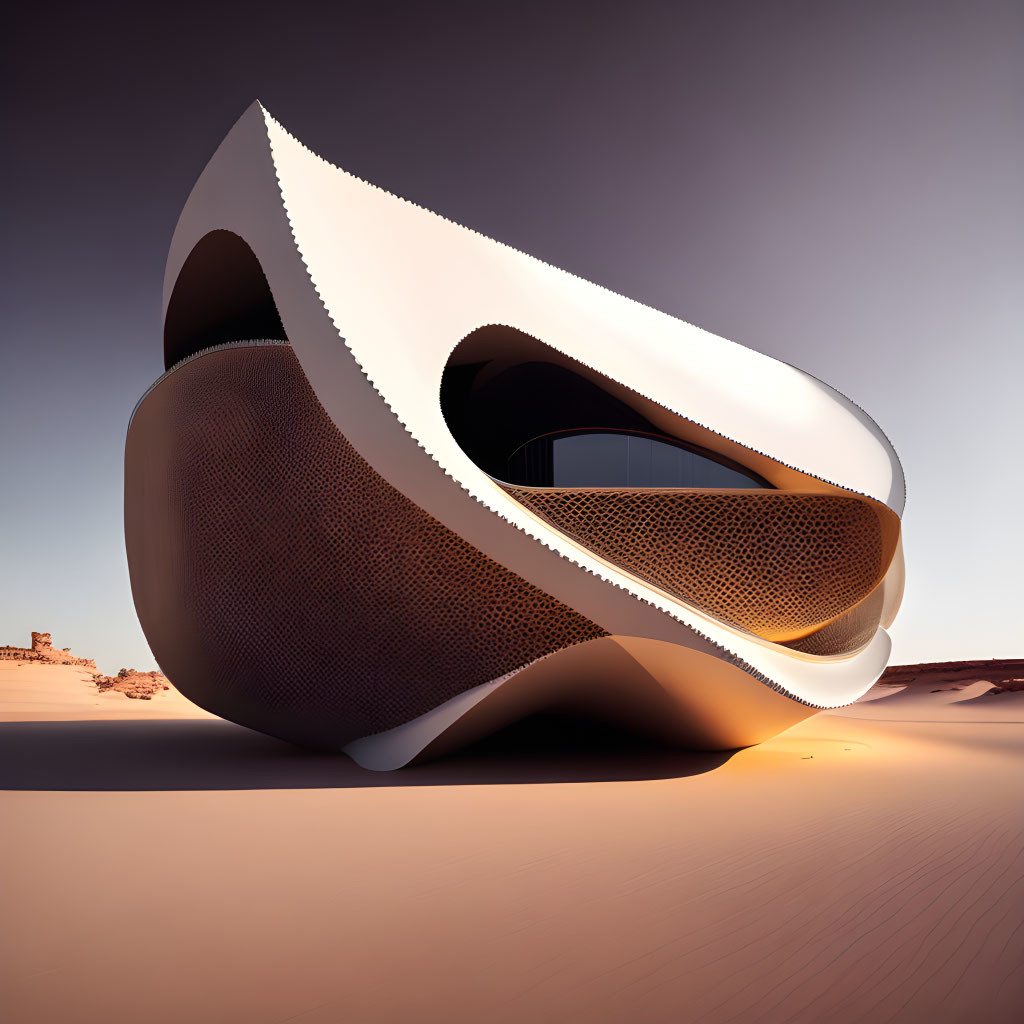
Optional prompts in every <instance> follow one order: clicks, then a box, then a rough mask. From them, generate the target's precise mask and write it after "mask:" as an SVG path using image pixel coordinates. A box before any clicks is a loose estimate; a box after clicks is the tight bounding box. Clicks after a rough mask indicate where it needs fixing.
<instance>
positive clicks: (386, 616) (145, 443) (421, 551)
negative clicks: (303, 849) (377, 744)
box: [125, 346, 604, 747]
mask: <svg viewBox="0 0 1024 1024" xmlns="http://www.w3.org/2000/svg"><path fill="white" fill-rule="evenodd" d="M125 520H126V526H125V532H126V538H127V547H128V560H129V566H130V569H131V578H132V589H133V593H134V596H135V601H136V606H137V609H138V612H139V619H140V621H141V623H142V626H143V629H144V630H145V632H146V636H147V638H148V639H149V642H150V645H151V647H152V649H153V652H154V654H155V656H156V658H157V660H158V661H159V663H160V665H161V667H162V668H163V669H164V671H165V672H166V674H167V675H168V676H169V678H170V679H171V680H172V682H173V683H174V684H175V685H176V686H177V687H178V688H179V689H181V690H182V691H183V692H184V693H185V694H186V695H187V696H189V697H190V698H192V699H193V700H195V701H196V702H197V703H198V704H201V705H202V706H204V707H206V708H208V709H210V710H211V711H214V712H216V713H217V714H220V715H222V716H224V717H226V718H230V719H232V720H234V721H237V722H240V723H242V724H244V725H249V726H251V727H253V728H257V729H261V730H263V731H265V732H269V733H272V734H274V735H278V736H283V737H285V738H288V739H292V740H295V741H298V742H304V743H312V744H316V745H330V746H334V747H337V746H338V745H339V744H342V743H344V742H347V741H348V740H350V739H353V738H356V737H359V736H364V735H368V734H370V733H374V732H378V731H381V730H384V729H388V728H391V727H393V726H396V725H400V724H402V723H403V722H407V721H409V720H410V719H412V718H414V717H416V716H417V715H420V714H422V713H423V712H425V711H428V710H430V709H431V708H433V707H436V706H437V705H438V704H441V703H442V702H444V701H445V700H448V699H449V698H451V697H453V696H455V695H456V694H458V693H461V692H463V691H465V690H467V689H469V688H471V687H473V686H476V685H478V684H480V683H483V682H486V681H487V680H490V679H494V678H496V677H498V676H501V675H503V674H504V673H506V672H509V671H511V670H513V669H515V668H518V667H520V666H522V665H524V664H526V663H528V662H530V661H532V660H534V659H536V658H539V657H541V656H543V655H545V654H547V653H550V652H551V651H554V650H557V649H560V648H563V647H567V646H570V645H572V644H576V643H579V642H581V641H585V640H590V639H593V638H595V637H598V636H603V635H604V631H603V630H602V629H600V628H599V627H598V626H596V625H595V624H594V623H592V622H590V621H589V620H588V619H586V618H584V617H583V616H581V615H579V614H577V613H576V612H574V611H572V610H571V609H570V608H568V607H566V606H565V605H563V604H561V603H560V602H559V601H557V600H555V599H554V598H552V597H550V596H549V595H547V594H545V593H544V592H543V591H541V590H539V589H538V588H537V587H535V586H533V585H531V584H530V583H528V582H526V581H525V580H523V579H522V578H520V577H519V576H517V575H516V574H515V573H513V572H510V571H509V570H507V569H505V568H504V567H502V566H500V565H498V564H497V563H496V562H494V561H492V560H491V559H489V558H487V557H486V556H484V555H483V554H482V553H481V552H480V551H478V550H477V549H476V548H474V547H473V546H472V545H470V544H469V543H467V542H466V541H465V540H463V539H462V538H461V537H459V536H458V535H457V534H455V533H453V532H452V531H450V530H448V529H447V528H446V527H444V526H442V525H441V524H440V523H438V522H437V521H436V520H434V519H433V518H432V517H430V516H429V515H427V514H426V513H425V512H424V511H423V510H422V509H421V508H419V507H418V506H417V505H415V504H414V503H413V502H411V501H410V500H409V499H408V498H406V497H405V496H404V495H402V494H401V493H400V492H399V491H397V490H396V489H395V488H393V487H392V486H390V485H389V484H388V483H387V482H386V481H384V480H383V479H382V478H381V477H380V476H379V475H378V474H377V473H376V472H375V471H374V470H373V469H371V468H370V466H369V465H368V464H367V463H366V462H365V461H364V460H363V459H362V458H361V457H360V456H359V455H358V454H357V453H356V451H355V450H354V449H353V448H352V446H351V445H350V444H349V443H348V442H347V441H346V440H345V438H344V437H342V436H341V434H339V432H338V431H337V429H336V428H335V426H334V425H333V423H332V422H331V420H330V419H329V418H328V416H327V415H326V413H325V412H324V410H323V408H322V407H321V406H320V403H319V402H318V401H317V399H316V397H315V395H314V394H313V391H312V389H311V387H310V386H309V384H308V382H307V381H306V378H305V376H304V375H303V373H302V371H301V369H300V368H299V365H298V361H297V360H296V358H295V356H294V354H293V353H292V351H291V349H290V348H288V347H285V346H280V347H257V348H250V347H246V348H233V349H227V350H222V351H215V352H212V353H210V354H208V355H205V356H201V357H199V358H197V359H194V360H193V361H192V362H190V363H187V364H185V365H183V366H181V367H180V368H179V369H177V370H175V371H174V372H173V373H171V374H170V375H169V376H168V377H167V378H166V379H164V380H163V381H162V382H161V383H159V384H158V385H157V386H156V388H155V389H154V390H153V391H152V392H151V393H150V394H149V395H148V396H147V397H146V398H145V399H144V401H143V402H142V404H141V405H140V406H139V409H138V410H137V412H136V414H135V417H134V419H133V421H132V424H131V428H130V431H129V436H128V443H127V449H126V467H125Z"/></svg>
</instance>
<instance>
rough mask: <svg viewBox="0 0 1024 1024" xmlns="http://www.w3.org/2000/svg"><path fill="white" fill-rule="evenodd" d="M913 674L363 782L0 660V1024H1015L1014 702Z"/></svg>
mask: <svg viewBox="0 0 1024 1024" xmlns="http://www.w3.org/2000/svg"><path fill="white" fill-rule="evenodd" d="M930 689H931V687H928V686H924V687H917V688H913V687H911V688H908V689H907V690H905V691H902V692H897V691H896V690H895V689H887V690H879V689H876V690H874V691H872V693H871V694H870V695H869V696H870V697H872V698H875V699H872V700H869V701H867V702H862V703H860V704H858V705H855V706H854V707H852V708H849V709H846V710H845V711H842V712H836V713H831V714H820V715H817V716H816V717H814V718H811V719H809V720H807V721H806V722H804V723H801V724H800V725H798V726H796V727H795V728H793V729H791V730H790V731H789V732H787V733H784V734H783V735H782V736H780V737H778V738H777V739H775V740H772V741H770V742H768V743H765V744H764V745H762V746H760V747H756V748H752V749H748V750H745V751H742V752H740V753H737V754H735V755H732V756H729V755H681V754H677V753H673V752H668V751H650V750H646V751H645V750H644V749H643V748H642V747H635V746H634V747H630V746H626V745H623V744H622V743H621V742H620V743H619V744H617V745H612V746H611V747H610V748H609V747H608V746H607V744H604V745H602V744H599V743H596V742H595V741H594V740H593V738H591V741H590V743H589V746H588V745H586V744H584V745H582V746H579V745H578V746H577V747H576V748H575V749H572V750H569V751H568V752H565V753H563V754H559V753H558V752H557V751H556V750H555V748H554V747H553V746H552V745H551V743H550V742H549V741H547V740H545V739H544V737H543V736H540V735H539V734H537V733H536V732H535V733H534V749H533V751H532V752H524V750H523V747H522V743H521V742H520V744H519V745H518V746H517V745H516V744H515V743H513V742H512V741H510V740H506V741H505V742H501V741H497V742H495V741H492V742H491V743H490V744H489V745H488V746H486V747H483V748H478V749H477V750H475V751H470V752H467V753H466V754H465V755H462V756H460V757H457V758H451V759H448V760H446V761H439V762H436V763H434V764H428V765H424V766H422V767H419V768H413V769H409V770H406V771H401V772H397V773H381V774H375V773H370V772H364V771H362V770H360V769H358V768H356V767H355V766H354V765H352V764H351V763H350V762H349V761H347V759H344V758H340V757H339V758H331V757H315V756H311V755H307V754H303V753H301V752H297V751H295V750H293V749H291V748H289V747H286V746H285V745H283V744H281V743H278V742H277V741H274V740H271V739H267V738H264V737H261V736H258V735H256V734H253V733H249V732H246V731H245V730H242V729H239V728H236V727H235V726H232V725H229V724H227V723H224V722H220V721H219V720H216V719H213V718H211V717H209V716H206V715H204V714H203V713H201V712H198V711H197V710H195V709H193V708H191V706H190V705H188V704H187V702H185V701H184V699H183V698H181V697H179V696H178V695H177V694H175V693H173V692H170V693H167V694H161V695H158V696H157V697H155V698H154V699H153V700H152V701H148V702H139V701H131V700H127V699H126V698H123V697H121V696H120V695H118V694H106V695H103V696H99V695H97V694H96V693H95V691H94V690H92V689H91V688H90V686H89V685H88V673H84V672H80V671H78V670H76V669H74V668H61V667H37V666H31V665H24V666H17V665H14V664H2V665H0V788H2V789H3V790H4V792H3V793H2V794H0V814H2V815H3V820H4V823H5V835H6V840H5V843H4V844H3V846H2V848H0V877H3V878H4V879H5V880H6V881H7V884H6V885H5V886H4V887H3V896H2V898H0V899H2V904H3V910H2V913H3V919H4V921H5V927H4V929H3V932H2V936H0V944H2V956H0V961H2V964H3V967H2V970H3V974H2V978H0V985H2V991H3V997H2V1003H3V1005H4V1007H5V1009H6V1011H7V1012H6V1017H7V1019H8V1020H11V1021H17V1022H18V1024H30V1022H31V1024H35V1022H50V1021H65V1022H79V1021H82V1022H85V1021H88V1022H92V1021H103V1022H105V1024H111V1022H119V1021H141V1020H145V1021H147V1022H174V1024H178V1022H180V1021H183V1020H192V1021H219V1022H232V1024H233V1022H239V1024H241V1022H246V1024H248V1022H266V1024H271V1022H283V1021H294V1022H300V1024H328V1022H330V1024H334V1022H337V1021H353V1022H363V1021H381V1022H391V1021H401V1022H405V1021H430V1022H433V1021H446V1022H460V1021H474V1022H475V1021H515V1022H519V1021H565V1020H568V1021H581V1022H582V1021H586V1022H595V1021H597V1022H601V1021H607V1022H620V1021H631V1022H632V1021H640V1022H662V1021H664V1022H679V1021H687V1022H697V1021H706V1022H726V1021H733V1020H735V1021H753V1020H758V1021H772V1022H774V1021H779V1022H781V1021H795V1022H805V1021H806V1022H818V1021H825V1020H827V1021H829V1022H836V1021H851V1022H852V1021H858V1020H872V1021H878V1022H884V1021H890V1020H892V1021H901V1022H902V1021H918V1020H931V1021H943V1022H946V1021H968V1020H977V1019H985V1020H986V1021H989V1022H1001V1021H1010V1020H1013V1019H1014V1011H1015V1010H1016V1009H1019V1006H1020V1005H1021V1002H1022V1000H1024V966H1022V964H1024V928H1021V927H1020V919H1021V911H1022V908H1024V879H1022V868H1024V854H1022V852H1021V851H1022V845H1024V844H1022V831H1024V805H1022V802H1021V800H1020V773H1019V765H1020V756H1021V754H1022V753H1024V693H1002V694H998V695H986V691H987V690H988V689H989V687H988V686H987V684H972V685H969V686H966V687H965V688H964V689H962V690H952V689H950V688H948V687H947V688H945V689H944V690H942V691H941V692H938V693H931V692H929V690H930ZM879 694H881V696H879ZM520 740H522V736H521V737H520ZM12 882H13V883H14V884H11V883H12Z"/></svg>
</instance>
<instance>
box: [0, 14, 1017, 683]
mask: <svg viewBox="0 0 1024 1024" xmlns="http://www.w3.org/2000/svg"><path fill="white" fill-rule="evenodd" d="M325 12H327V13H325ZM5 35H6V39H5V43H4V49H5V53H4V60H3V62H2V65H3V75H4V76H5V81H4V83H3V85H4V88H3V92H2V95H3V103H4V120H5V125H6V130H5V142H6V145H5V147H4V148H5V159H4V161H3V164H2V167H0V173H2V175H3V178H4V182H3V185H4V195H5V197H6V204H5V205H6V209H5V217H4V222H5V223H4V232H3V236H4V243H5V244H4V268H3V269H4V274H3V277H2V283H0V288H2V291H3V297H2V300H3V310H4V316H5V330H4V334H3V349H2V363H0V481H2V484H0V487H2V490H0V582H2V586H0V643H20V642H22V641H25V642H27V638H28V632H29V630H31V629H48V630H51V631H52V632H53V634H54V640H55V642H56V643H57V644H58V645H59V646H67V645H70V646H71V647H72V648H73V649H74V650H76V651H77V652H79V653H81V654H85V655H92V656H95V657H96V658H97V660H98V661H99V663H100V666H101V668H104V669H105V670H107V671H113V670H115V669H117V668H118V667H120V666H121V665H135V666H136V667H139V668H149V667H152V664H153V662H152V657H151V655H150V654H149V651H148V648H147V647H146V644H145V640H144V639H143V637H142V633H141V631H140V629H139V627H138V624H137V622H136V620H135V614H134V609H133V607H132V603H131V595H130V592H129V588H128V576H127V568H126V565H125V557H124V546H123V540H122V522H121V500H122V498H121V458H122V453H123V442H124V431H125V428H126V426H127V422H128V416H129V414H130V412H131V409H132V406H133V405H134V403H135V400H136V399H137V398H138V397H139V395H140V394H141V392H142V391H143V389H144V388H145V387H146V386H147V385H148V384H149V383H150V382H151V381H152V379H153V378H154V377H156V376H157V375H158V374H159V372H160V370H161V366H162V364H161V338H160V292H161V284H162V271H163V262H164V258H165V256H166V250H167V245H168V243H169V241H170V236H171V232H172V230H173V228H174V223H175V219H176V216H177V213H178V211H179V210H180V208H181V205H182V203H183V202H184V199H185V197H186V195H187V193H188V191H189V189H190V188H191V186H192V184H193V182H194V181H195V179H196V177H197V175H198V174H199V172H200V171H201V169H202V167H203V164H204V163H205V162H206V160H207V159H208V158H209V156H210V155H211V154H212V152H213V150H214V149H215V148H216V146H217V143H218V142H219V141H220V139H221V138H222V137H223V135H224V134H225V133H226V132H227V130H228V129H229V128H230V126H231V125H232V123H233V122H234V120H235V119H236V118H237V117H238V116H239V115H240V114H241V112H242V111H243V110H244V109H245V107H246V106H247V105H248V104H249V103H250V102H251V101H252V100H253V99H254V98H256V97H258V98H260V99H261V100H262V101H263V102H264V103H265V104H266V105H267V106H268V107H269V109H270V110H271V112H272V113H273V114H274V116H275V117H277V118H278V119H279V120H280V121H281V122H282V123H283V124H284V125H285V127H286V128H288V129H289V130H290V131H291V132H293V133H294V134H295V135H297V136H298V138H300V139H301V140H302V141H304V142H305V143H306V144H307V145H309V146H310V147H311V148H312V149H314V150H315V151H317V152H319V153H320V154H322V155H323V156H324V157H326V158H327V159H329V160H331V161H332V162H334V163H337V164H339V165H341V166H342V167H345V168H346V169H348V170H351V171H353V172H355V173H357V174H359V175H360V176H362V177H364V178H367V179H368V180H370V181H372V182H374V183H375V184H378V185H381V186H383V187H385V188H388V189H389V190H391V191H393V192H396V193H398V194H400V195H403V196H406V197H408V198H410V199H413V200H415V201H416V202H418V203H421V204H422V205H424V206H426V207H428V208H430V209H433V210H436V211H438V212H439V213H443V214H445V215H446V216H449V217H451V218H452V219H454V220H456V221H459V222H461V223H463V224H467V225H470V226H472V227H474V228H476V229H478V230H480V231H483V232H485V233H486V234H488V235H491V236H493V237H495V238H498V239H500V240H502V241H504V242H508V243H510V244H511V245H514V246H516V247H517V248H520V249H523V250H524V251H526V252H529V253H532V254H533V255H536V256H539V257H541V258H542V259H545V260H548V261H549V262H551V263H554V264H556V265H557V266H561V267H565V268H567V269H569V270H571V271H573V272H575V273H577V274H579V275H581V276H583V277H586V278H589V279H591V280H594V281H597V282H599V283H601V284H603V285H606V286H608V287H610V288H613V289H615V290H616V291H619V292H623V293H625V294H627V295H629V296H631V297H633V298H636V299H640V300H642V301H644V302H646V303H649V304H650V305H653V306H656V307H658V308H660V309H663V310H665V311H666V312H668V313H672V314H675V315H677V316H680V317H682V318H683V319H685V320H688V321H690V322H692V323H695V324H698V325H700V326H701V327H705V328H707V329H708V330H711V331H714V332H715V333H717V334H721V335H724V336H725V337H728V338H731V339H733V340H734V341H738V342H740V343H742V344H744V345H747V346H749V347H751V348H755V349H759V350H760V351H762V352H766V353H768V354H770V355H773V356H777V357H779V358H781V359H785V360H786V361H788V362H791V363H794V364H796V365H798V366H800V367H802V368H804V369H806V370H808V371H809V372H811V373H813V374H814V375H815V376H818V377H821V378H823V379H824V380H826V381H828V382H829V383H830V384H832V385H833V386H835V387H837V388H839V390H841V391H843V392H844V393H845V394H847V395H848V396H850V397H851V398H852V399H854V401H856V402H858V403H859V404H860V405H862V406H863V407H864V408H865V409H866V410H867V411H868V412H869V413H871V415H873V416H874V417H875V418H876V419H877V420H878V422H879V423H880V424H881V425H882V427H883V429H884V430H885V431H886V432H887V434H888V435H889V437H890V438H891V439H892V441H893V443H894V445H895V447H896V449H897V451H898V452H899V454H900V456H901V458H902V460H903V463H904V468H905V470H906V474H907V484H908V493H909V501H908V508H907V515H906V519H905V538H906V551H907V563H908V587H907V597H906V601H905V604H904V608H903V611H902V613H901V615H900V618H899V619H898V620H897V622H896V625H895V626H894V627H893V630H892V633H893V638H894V642H895V651H894V660H895V661H902V662H907V661H918V660H940V659H946V658H961V657H963V658H967V657H992V656H1019V655H1020V654H1021V652H1022V650H1024V598H1022V593H1024V587H1022V586H1021V580H1022V578H1024V543H1022V541H1021V534H1022V528H1021V521H1022V516H1024V513H1022V509H1024V483H1022V463H1024V443H1022V435H1024V413H1022V409H1021V396H1022V394H1024V343H1022V342H1024V338H1022V326H1021V325H1022V323H1024V198H1022V197H1024V188H1022V182H1024V124H1022V121H1024V116H1022V112H1024V5H1022V4H1020V3H1010V2H1007V3H988V2H985V0H980V2H966V0H965V2H961V3H947V2H943V0H931V2H920V3H904V2H900V0H886V2H877V3H872V2H858V3H855V2H846V3H840V2H834V3H821V2H820V0H812V2H806V3H772V4H765V3H744V4H733V3H728V2H719V3H702V4H687V3H668V2H665V3H657V4H650V3H642V2H640V3H637V2H631V3H628V4H627V3H615V4H602V3H596V2H592V3H575V4H570V3H557V2H554V3H540V4H532V3H514V4H499V3H486V2H475V3H444V2H434V3H409V4H406V3H376V4H369V3H366V4H345V3H337V4H333V5H328V4H302V3H296V2H292V3H288V4H279V5H276V7H269V6H268V7H267V8H265V9H263V10H261V9H260V6H259V5H258V4H253V3H247V4H237V5H235V4H194V3H187V2H184V3H177V4H174V5H155V6H152V7H147V6H139V5H136V4H132V5H129V4H97V5H85V4H81V3H73V4H61V3H57V4H48V5H31V6H30V5H23V6H22V7H21V9H20V11H19V12H18V13H17V14H16V15H15V16H13V17H12V16H10V15H9V16H8V21H7V23H6V26H5Z"/></svg>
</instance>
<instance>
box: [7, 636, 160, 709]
mask: <svg viewBox="0 0 1024 1024" xmlns="http://www.w3.org/2000/svg"><path fill="white" fill-rule="evenodd" d="M0 661H18V662H29V663H32V662H35V663H37V664H43V665H69V666H73V667H78V668H84V669H88V670H89V671H90V672H91V673H92V681H93V683H95V684H96V688H97V689H98V690H99V691H100V693H106V692H107V690H114V691H116V692H117V693H123V694H124V695H125V696H126V697H130V698H131V699H132V700H152V698H153V695H154V694H157V693H160V692H161V691H162V690H169V689H170V684H169V683H168V682H167V677H166V676H164V675H162V674H161V673H160V672H136V671H135V669H133V668H123V669H121V671H120V672H118V673H117V675H116V676H105V675H103V674H102V673H100V672H98V671H97V670H96V662H95V661H93V659H92V658H76V657H75V656H74V655H73V654H72V653H71V650H70V648H68V647H64V648H58V647H54V646H53V637H52V636H51V635H50V634H49V633H33V634H32V646H31V647H11V646H3V647H0Z"/></svg>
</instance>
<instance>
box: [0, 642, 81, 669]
mask: <svg viewBox="0 0 1024 1024" xmlns="http://www.w3.org/2000/svg"><path fill="white" fill-rule="evenodd" d="M0 661H41V662H44V663H45V664H47V665H81V666H82V668H90V669H92V670H93V671H95V670H96V662H95V661H93V660H92V658H76V657H75V656H74V655H73V654H72V653H71V649H70V648H69V647H64V648H63V649H61V648H57V647H54V646H53V637H52V636H50V634H49V633H33V634H32V646H31V647H0Z"/></svg>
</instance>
